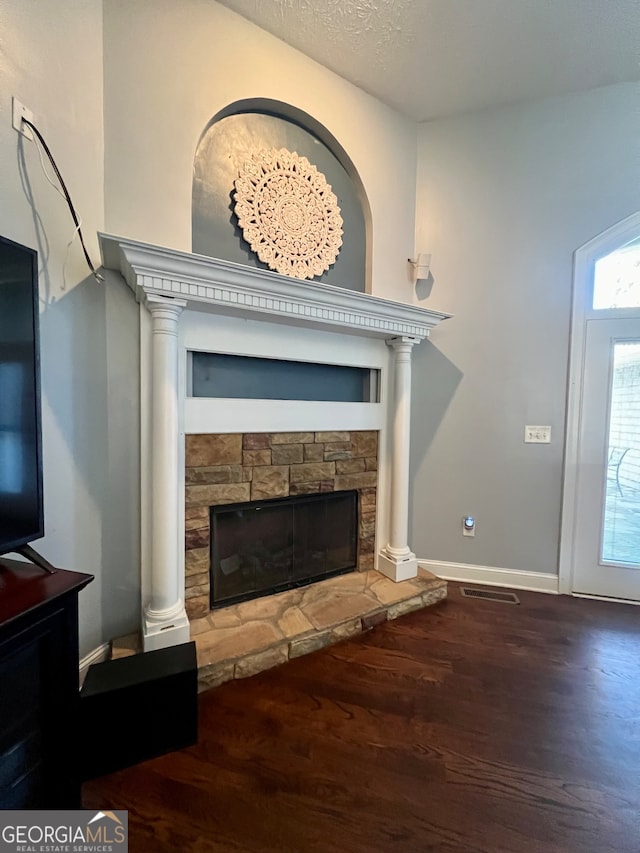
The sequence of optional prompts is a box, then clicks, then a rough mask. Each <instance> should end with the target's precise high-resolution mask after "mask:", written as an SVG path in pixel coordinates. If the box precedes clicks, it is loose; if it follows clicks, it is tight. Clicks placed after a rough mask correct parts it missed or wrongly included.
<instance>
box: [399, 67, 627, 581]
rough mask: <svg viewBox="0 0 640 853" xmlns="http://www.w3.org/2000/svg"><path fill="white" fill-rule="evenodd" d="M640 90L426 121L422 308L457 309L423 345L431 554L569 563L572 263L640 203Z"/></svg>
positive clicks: (422, 510)
mask: <svg viewBox="0 0 640 853" xmlns="http://www.w3.org/2000/svg"><path fill="white" fill-rule="evenodd" d="M639 96H640V87H639V86H638V85H637V84H622V85H619V86H613V87H608V88H603V89H597V90H594V91H592V92H588V93H585V94H580V95H573V96H567V97H563V98H556V99H549V100H545V101H540V102H537V103H534V104H530V105H527V106H518V107H511V108H507V109H501V110H494V111H490V112H483V113H477V114H474V115H468V116H463V117H459V118H457V119H447V120H442V121H435V122H431V123H429V124H425V125H423V126H421V127H420V130H419V142H418V151H419V153H418V204H417V225H416V233H417V238H416V245H417V246H418V247H419V248H420V251H424V252H427V251H428V252H432V254H433V257H432V263H431V272H432V274H433V279H434V281H433V286H432V288H431V292H430V295H429V297H428V298H427V299H425V300H424V301H423V302H422V303H421V304H424V305H425V306H426V307H431V306H433V307H434V308H437V309H440V310H443V311H447V312H451V313H453V314H454V315H455V316H454V318H453V319H451V320H447V321H446V322H445V323H443V324H442V325H441V326H439V327H438V328H437V329H436V330H435V331H434V333H433V335H432V339H431V342H430V343H427V344H426V345H422V346H420V347H418V348H417V350H416V352H415V361H414V371H413V377H414V380H413V385H414V394H415V397H414V402H415V405H414V410H413V418H412V475H413V482H412V501H411V513H412V518H411V522H412V539H411V543H412V547H413V548H414V550H415V551H416V553H417V554H418V556H419V557H422V558H425V559H434V560H439V561H446V562H457V563H469V564H474V565H479V566H483V565H484V566H491V567H502V568H511V569H519V570H529V571H537V572H546V573H556V572H557V570H558V543H559V533H560V507H561V496H562V473H563V472H562V464H563V443H564V428H565V406H566V402H565V401H566V388H567V365H568V352H569V325H570V311H571V288H572V255H573V252H574V251H575V250H576V249H577V248H578V247H579V246H580V245H582V244H583V243H585V242H586V241H587V240H589V239H591V238H592V237H594V236H595V235H597V234H599V233H600V232H602V231H603V230H604V229H606V228H608V227H609V226H611V225H612V224H614V223H615V222H618V221H619V220H621V219H623V218H625V217H626V216H629V215H630V214H631V213H633V212H634V210H636V209H637V206H638V176H639V174H640V172H639V171H638V167H639V165H640V158H639V156H638V155H639V148H638V142H637V140H638V138H639V137H640V112H639V111H638V109H637V104H638V98H639ZM525 424H550V425H551V427H552V442H551V444H550V445H534V444H528V445H525V444H524V443H523V434H524V427H525ZM465 514H470V515H474V516H475V517H476V518H477V532H476V536H475V538H466V537H463V536H462V533H461V517H462V516H463V515H465Z"/></svg>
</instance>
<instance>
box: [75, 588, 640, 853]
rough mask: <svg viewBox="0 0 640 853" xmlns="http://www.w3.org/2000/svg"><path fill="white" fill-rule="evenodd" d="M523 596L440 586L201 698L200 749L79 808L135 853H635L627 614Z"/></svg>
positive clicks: (635, 752)
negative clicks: (497, 596) (114, 826)
mask: <svg viewBox="0 0 640 853" xmlns="http://www.w3.org/2000/svg"><path fill="white" fill-rule="evenodd" d="M518 595H519V597H520V599H521V605H520V606H515V605H509V604H503V603H494V602H488V601H479V600H474V599H466V598H463V597H462V596H461V595H460V592H459V588H458V585H457V584H451V585H450V590H449V600H448V601H447V602H446V603H443V604H440V605H437V606H436V607H432V608H428V609H427V610H424V611H420V612H418V613H414V614H411V615H409V616H405V617H402V618H400V619H398V620H397V621H395V622H389V623H386V624H384V625H381V626H378V627H377V628H375V629H374V630H373V631H371V632H369V633H368V634H365V635H360V636H359V637H357V638H355V639H353V640H349V641H347V642H345V643H342V644H339V645H337V646H333V647H331V648H328V649H325V650H323V651H320V652H316V653H315V654H313V655H308V656H306V657H303V658H299V659H297V660H294V661H291V662H289V663H287V664H285V665H284V666H282V667H279V668H278V669H275V670H271V671H269V672H266V673H263V674H261V675H258V676H255V677H253V678H251V679H246V680H244V681H235V682H229V683H227V684H224V685H222V686H221V687H219V688H216V689H214V690H211V691H209V692H207V693H204V694H202V695H201V697H200V741H199V743H198V745H197V746H196V747H193V748H191V749H188V750H185V751H182V752H178V753H173V754H171V755H167V756H164V757H162V758H159V759H156V760H154V761H150V762H146V763H145V764H141V765H139V766H137V767H134V768H131V769H129V770H126V771H122V772H120V773H116V774H113V775H112V776H109V777H104V778H102V779H98V780H95V781H93V782H90V783H87V784H86V785H85V788H84V803H85V807H86V808H103V809H104V808H126V809H129V826H130V838H131V841H130V850H131V851H132V853H138V851H154V853H164V851H167V853H169V851H171V853H175V851H194V853H240V851H242V853H329V851H331V853H334V851H335V853H352V851H353V853H360V851H370V853H379V852H380V853H386V851H402V853H422V851H434V853H542V851H545V853H546V852H547V851H548V853H638V851H640V608H638V607H633V606H630V605H622V604H612V603H607V602H598V601H586V600H583V599H573V598H568V597H565V596H561V597H556V596H551V595H542V594H536V593H522V592H518ZM158 713H162V709H158Z"/></svg>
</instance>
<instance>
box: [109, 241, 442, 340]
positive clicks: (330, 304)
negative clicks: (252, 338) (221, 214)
mask: <svg viewBox="0 0 640 853" xmlns="http://www.w3.org/2000/svg"><path fill="white" fill-rule="evenodd" d="M99 238H100V248H101V251H102V262H103V265H104V267H105V268H106V269H113V270H118V271H119V272H120V273H121V274H122V276H123V277H124V279H125V281H126V282H127V283H128V285H129V287H130V288H131V289H132V290H133V291H134V293H135V294H136V298H137V299H138V301H143V300H144V297H145V295H154V296H165V297H174V298H177V299H180V300H184V301H185V302H186V307H187V309H189V310H192V311H216V312H223V313H227V314H235V315H236V316H245V317H246V316H247V315H252V314H254V315H256V319H261V320H271V321H275V322H286V323H288V324H289V325H312V326H316V327H322V328H324V329H327V330H330V331H335V332H342V333H343V334H354V335H366V336H368V337H382V338H389V337H397V336H409V337H412V338H417V340H419V341H420V340H423V339H424V338H426V337H427V336H428V335H429V332H430V330H431V329H432V328H433V327H434V326H436V325H437V324H438V323H439V322H440V321H441V320H444V319H446V318H448V317H449V315H448V314H442V313H439V312H437V311H429V310H427V309H426V308H419V307H417V306H414V305H405V304H404V303H402V302H394V301H392V300H390V299H382V298H381V297H379V296H371V295H370V294H368V293H359V292H357V291H354V290H345V289H344V288H341V287H334V286H333V285H330V284H319V283H318V282H314V281H302V280H300V279H295V278H289V277H287V276H284V275H279V274H278V273H274V272H271V271H269V270H261V269H254V268H253V267H245V266H241V265H240V264H234V263H231V262H230V261H221V260H219V259H218V258H209V257H205V256H204V255H192V254H189V253H188V252H178V251H176V250H175V249H165V248H162V247H160V246H152V245H150V244H148V243H139V242H137V241H135V240H125V239H123V238H121V237H112V236H110V235H108V234H99ZM258 315H261V316H258Z"/></svg>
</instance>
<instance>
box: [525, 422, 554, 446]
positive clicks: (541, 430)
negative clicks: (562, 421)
mask: <svg viewBox="0 0 640 853" xmlns="http://www.w3.org/2000/svg"><path fill="white" fill-rule="evenodd" d="M524 443H525V444H551V427H550V426H526V427H525V428H524Z"/></svg>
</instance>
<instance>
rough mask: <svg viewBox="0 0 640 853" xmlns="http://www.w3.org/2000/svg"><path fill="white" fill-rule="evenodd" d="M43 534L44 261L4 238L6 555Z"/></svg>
mask: <svg viewBox="0 0 640 853" xmlns="http://www.w3.org/2000/svg"><path fill="white" fill-rule="evenodd" d="M43 535H44V521H43V508H42V447H41V430H40V359H39V345H38V256H37V253H36V252H35V251H34V250H33V249H29V248H27V247H26V246H21V245H19V244H18V243H14V242H12V241H11V240H7V239H5V238H2V237H0V554H7V553H9V552H10V551H13V550H15V549H16V548H19V547H20V546H22V545H25V544H26V543H27V542H30V541H31V540H32V539H38V538H39V537H40V536H43Z"/></svg>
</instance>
